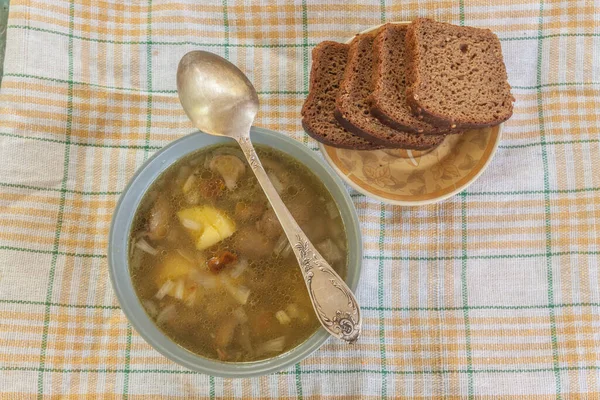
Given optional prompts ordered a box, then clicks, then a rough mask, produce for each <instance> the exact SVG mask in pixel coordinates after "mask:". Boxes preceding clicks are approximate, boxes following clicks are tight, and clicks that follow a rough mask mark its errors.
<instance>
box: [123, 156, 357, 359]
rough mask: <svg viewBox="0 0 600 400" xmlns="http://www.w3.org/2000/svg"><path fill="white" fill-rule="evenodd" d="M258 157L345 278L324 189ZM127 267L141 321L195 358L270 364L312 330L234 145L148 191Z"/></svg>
mask: <svg viewBox="0 0 600 400" xmlns="http://www.w3.org/2000/svg"><path fill="white" fill-rule="evenodd" d="M257 151H258V154H259V157H260V159H261V161H263V165H264V166H265V169H266V170H267V172H268V173H269V175H270V176H272V177H276V178H277V185H278V191H279V193H280V195H281V197H282V199H283V201H284V203H285V204H286V205H287V206H288V208H289V209H290V211H291V212H292V214H293V215H294V216H295V218H296V219H297V221H298V223H299V224H300V226H301V227H302V229H303V230H304V231H305V232H306V234H307V235H308V237H309V238H310V239H311V241H313V243H314V244H315V245H316V246H317V247H318V248H319V249H320V251H322V252H323V256H324V257H325V258H326V259H327V261H328V262H330V264H331V265H332V266H333V267H334V268H335V270H336V271H337V272H338V273H339V274H340V275H341V276H344V275H345V269H346V262H347V251H346V234H345V230H344V225H343V222H342V219H341V217H340V214H339V211H338V209H337V206H336V204H335V201H334V200H333V198H332V197H331V195H330V194H329V192H328V191H327V189H326V188H325V187H324V185H323V184H322V183H321V182H320V181H319V180H318V179H317V178H316V177H315V175H314V174H313V173H312V172H311V171H310V170H309V169H308V168H306V167H305V166H303V165H302V164H300V163H298V162H297V161H295V160H294V159H292V158H291V157H289V156H287V155H285V154H283V153H281V152H279V151H276V150H273V149H270V148H267V147H261V146H258V148H257ZM129 261H130V272H131V277H132V281H133V284H134V287H135V290H136V293H137V295H138V297H139V298H140V300H141V301H142V304H143V305H144V307H145V308H146V311H147V313H148V315H149V316H150V317H151V318H152V319H153V320H154V321H155V323H156V324H157V326H158V327H159V328H160V329H161V330H162V331H163V332H164V333H165V334H166V335H167V336H168V337H170V338H171V339H172V340H173V341H174V342H176V343H178V344H179V345H181V346H183V347H184V348H186V349H188V350H190V351H192V352H194V353H196V354H198V355H200V356H203V357H207V358H212V359H219V360H222V361H227V362H244V361H256V360H261V359H265V358H270V357H274V356H276V355H278V354H281V353H283V352H285V351H288V350H290V349H292V348H294V347H296V346H298V345H299V344H301V343H302V342H304V341H305V340H306V339H307V338H308V337H309V336H311V335H312V334H313V333H314V332H315V331H316V330H317V328H318V327H319V322H318V321H317V319H316V316H315V315H314V311H313V309H312V305H311V303H310V299H309V297H308V293H307V290H306V287H305V285H304V282H303V278H302V274H301V272H300V269H299V267H298V263H297V261H296V258H295V257H294V254H293V252H292V249H291V245H290V243H289V242H288V240H287V238H286V237H285V235H284V234H283V231H282V229H281V226H280V225H279V222H278V221H277V219H276V218H275V215H274V213H273V211H272V210H271V208H270V207H269V205H268V201H267V199H266V197H265V195H264V194H263V192H262V190H261V188H260V186H259V185H258V182H257V181H256V178H255V177H254V175H253V174H252V171H251V170H250V168H248V165H247V163H246V161H245V159H244V157H243V155H242V153H241V151H240V150H239V149H237V148H235V147H232V146H226V145H219V146H215V147H211V148H208V149H203V150H201V151H198V152H196V153H194V154H192V155H190V156H188V157H186V158H185V159H183V160H181V161H178V162H177V163H176V164H175V165H173V166H171V167H170V168H169V169H168V170H167V171H166V172H165V173H164V174H163V176H161V177H160V178H159V179H158V180H157V182H155V183H154V184H153V185H152V187H151V188H150V190H149V191H148V193H147V194H146V195H145V197H144V199H143V200H142V203H141V206H140V207H139V210H138V212H137V214H136V217H135V222H134V227H133V230H132V235H131V245H130V260H129Z"/></svg>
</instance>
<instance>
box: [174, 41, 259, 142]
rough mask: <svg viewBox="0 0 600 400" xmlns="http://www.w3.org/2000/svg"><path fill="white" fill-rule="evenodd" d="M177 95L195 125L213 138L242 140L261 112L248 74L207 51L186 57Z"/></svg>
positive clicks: (179, 70) (181, 64)
mask: <svg viewBox="0 0 600 400" xmlns="http://www.w3.org/2000/svg"><path fill="white" fill-rule="evenodd" d="M177 93H178V94H179V100H180V101H181V105H182V106H183V109H184V110H185V113H186V114H187V116H188V118H189V119H190V120H191V121H192V123H193V124H194V126H195V127H196V128H198V129H200V130H201V131H202V132H205V133H208V134H211V135H216V136H230V137H234V138H235V137H239V136H240V135H241V134H242V133H244V132H245V131H246V130H247V129H248V128H249V127H250V126H251V125H252V121H254V117H255V116H256V113H257V112H258V107H259V101H258V95H257V94H256V90H254V86H253V85H252V83H251V82H250V81H249V80H248V78H247V77H246V75H244V73H243V72H242V71H240V69H239V68H238V67H236V66H235V65H233V64H232V63H230V62H229V61H227V60H225V59H224V58H222V57H219V56H218V55H216V54H213V53H209V52H207V51H192V52H189V53H187V54H186V55H184V56H183V58H182V59H181V61H180V62H179V66H178V68H177Z"/></svg>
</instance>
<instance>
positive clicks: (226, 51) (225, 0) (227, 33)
mask: <svg viewBox="0 0 600 400" xmlns="http://www.w3.org/2000/svg"><path fill="white" fill-rule="evenodd" d="M222 4H223V27H224V29H225V43H224V44H223V46H224V47H225V58H226V59H228V60H229V45H230V44H229V17H228V16H227V0H223V1H222Z"/></svg>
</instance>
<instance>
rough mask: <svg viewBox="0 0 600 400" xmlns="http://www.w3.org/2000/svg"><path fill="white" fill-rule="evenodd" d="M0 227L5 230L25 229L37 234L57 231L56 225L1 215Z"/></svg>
mask: <svg viewBox="0 0 600 400" xmlns="http://www.w3.org/2000/svg"><path fill="white" fill-rule="evenodd" d="M0 226H1V227H4V228H25V229H32V230H35V231H37V232H40V231H43V230H46V231H47V232H50V233H53V232H54V231H55V230H56V223H55V222H52V223H48V222H42V221H24V220H22V219H16V218H14V217H13V218H10V219H7V218H4V216H1V215H0Z"/></svg>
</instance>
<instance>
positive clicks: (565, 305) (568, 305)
mask: <svg viewBox="0 0 600 400" xmlns="http://www.w3.org/2000/svg"><path fill="white" fill-rule="evenodd" d="M0 304H22V305H34V306H51V307H61V308H82V309H102V310H120V309H121V307H119V306H103V305H93V304H65V303H52V302H45V301H33V300H4V299H0ZM575 307H600V303H563V304H553V305H548V304H540V305H529V306H503V305H488V306H468V307H466V308H467V309H468V310H544V309H547V308H575ZM464 309H465V307H373V306H361V310H368V311H386V312H406V311H433V312H439V311H461V310H464Z"/></svg>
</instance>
